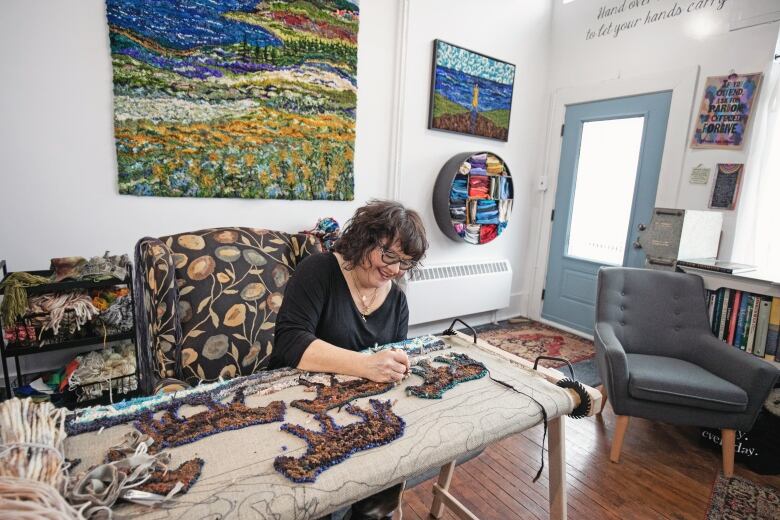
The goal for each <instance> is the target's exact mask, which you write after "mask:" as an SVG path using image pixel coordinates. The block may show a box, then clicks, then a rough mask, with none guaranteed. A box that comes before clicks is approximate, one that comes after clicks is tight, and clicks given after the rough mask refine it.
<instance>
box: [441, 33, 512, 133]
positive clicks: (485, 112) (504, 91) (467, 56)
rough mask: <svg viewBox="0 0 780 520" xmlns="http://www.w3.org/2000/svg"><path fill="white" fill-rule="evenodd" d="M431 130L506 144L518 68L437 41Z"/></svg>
mask: <svg viewBox="0 0 780 520" xmlns="http://www.w3.org/2000/svg"><path fill="white" fill-rule="evenodd" d="M433 52H434V70H433V85H432V87H433V92H432V96H431V109H430V118H429V124H428V127H429V128H433V129H437V130H447V131H450V132H459V133H463V134H472V135H478V136H481V137H489V138H491V139H500V140H502V141H506V140H507V139H508V136H509V114H510V112H511V109H512V89H513V85H514V81H515V66H514V65H512V64H511V63H506V62H504V61H501V60H497V59H495V58H490V57H488V56H484V55H482V54H478V53H476V52H472V51H469V50H466V49H463V48H461V47H456V46H455V45H451V44H449V43H446V42H443V41H441V40H435V41H434V50H433Z"/></svg>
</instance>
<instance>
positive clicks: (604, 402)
mask: <svg viewBox="0 0 780 520" xmlns="http://www.w3.org/2000/svg"><path fill="white" fill-rule="evenodd" d="M599 392H601V408H600V409H599V411H598V414H597V415H601V412H603V411H604V407H605V406H606V405H607V397H608V396H607V387H606V386H604V385H601V386H599Z"/></svg>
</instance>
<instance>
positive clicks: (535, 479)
mask: <svg viewBox="0 0 780 520" xmlns="http://www.w3.org/2000/svg"><path fill="white" fill-rule="evenodd" d="M485 368H487V367H485ZM487 372H488V377H489V378H490V379H491V380H492V381H495V382H496V383H498V384H500V385H502V386H505V387H507V388H509V389H510V390H513V391H515V392H517V393H518V394H520V395H524V396H525V397H527V398H528V399H530V400H531V401H533V402H534V403H536V405H537V406H538V407H539V409H540V410H541V411H542V423H543V424H544V433H542V456H541V459H542V464H541V466H539V471H537V472H536V476H535V477H534V479H533V481H532V482H536V481H537V480H539V477H540V476H542V471H543V470H544V441H545V439H546V438H547V410H545V409H544V406H542V403H540V402H539V401H537V400H536V399H535V398H534V397H533V396H531V395H529V394H527V393H525V392H523V391H522V390H518V389H517V388H515V386H514V385H512V384H510V383H507V382H506V381H501V380H500V379H496V378H495V377H493V374H492V373H491V372H490V369H489V368H488V369H487Z"/></svg>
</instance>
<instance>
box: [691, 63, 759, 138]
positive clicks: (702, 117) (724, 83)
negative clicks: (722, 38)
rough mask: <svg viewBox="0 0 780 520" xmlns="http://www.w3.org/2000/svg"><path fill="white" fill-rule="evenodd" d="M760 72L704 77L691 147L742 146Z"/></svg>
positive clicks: (754, 102)
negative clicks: (702, 93) (704, 81)
mask: <svg viewBox="0 0 780 520" xmlns="http://www.w3.org/2000/svg"><path fill="white" fill-rule="evenodd" d="M760 87H761V74H760V73H757V74H729V75H728V76H718V77H711V78H707V81H706V83H705V85H704V98H703V99H702V100H701V108H699V117H698V119H697V121H696V129H695V130H694V133H693V140H692V141H691V148H724V149H729V150H740V149H742V145H743V142H744V140H745V131H746V130H747V127H748V121H749V119H750V114H751V112H752V111H753V106H754V105H755V104H756V98H757V97H758V91H759V88H760Z"/></svg>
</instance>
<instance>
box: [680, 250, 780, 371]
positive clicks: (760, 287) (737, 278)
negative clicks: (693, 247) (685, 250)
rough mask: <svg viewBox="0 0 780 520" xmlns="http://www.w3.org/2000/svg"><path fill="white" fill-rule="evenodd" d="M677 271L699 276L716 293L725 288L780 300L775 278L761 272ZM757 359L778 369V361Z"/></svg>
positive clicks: (685, 269)
mask: <svg viewBox="0 0 780 520" xmlns="http://www.w3.org/2000/svg"><path fill="white" fill-rule="evenodd" d="M677 269H679V270H680V271H683V272H685V273H688V274H695V275H699V276H701V277H702V280H703V281H704V288H705V289H708V290H710V291H718V290H719V289H722V288H725V289H731V290H732V291H734V290H737V291H742V292H743V293H750V294H757V295H763V296H771V297H773V298H780V282H777V281H775V280H776V279H777V278H776V277H775V276H773V275H771V274H770V273H766V272H763V271H761V270H755V271H748V272H745V273H739V274H728V273H719V272H715V271H707V270H704V269H696V268H694V267H687V266H681V265H677ZM757 357H759V359H763V360H764V361H766V362H767V363H770V364H772V365H774V366H775V367H777V368H780V362H778V361H775V360H772V359H769V358H767V357H760V356H757Z"/></svg>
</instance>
